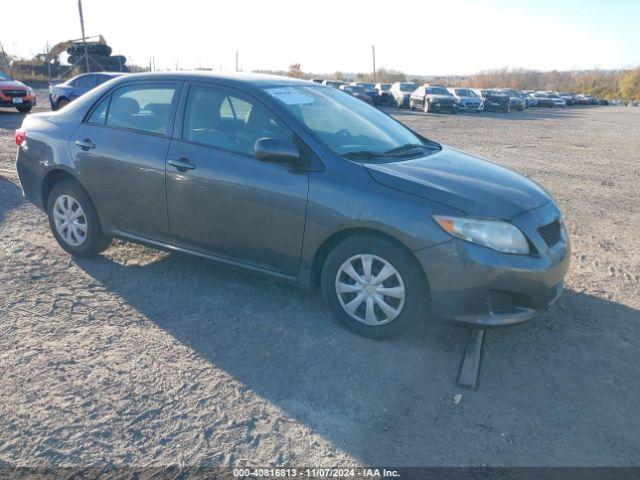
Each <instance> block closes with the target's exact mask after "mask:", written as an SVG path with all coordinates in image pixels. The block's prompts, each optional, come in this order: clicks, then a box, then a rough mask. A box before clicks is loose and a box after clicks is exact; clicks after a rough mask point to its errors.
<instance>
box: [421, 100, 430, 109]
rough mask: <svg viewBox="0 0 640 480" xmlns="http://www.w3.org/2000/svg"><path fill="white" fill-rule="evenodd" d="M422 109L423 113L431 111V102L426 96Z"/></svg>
mask: <svg viewBox="0 0 640 480" xmlns="http://www.w3.org/2000/svg"><path fill="white" fill-rule="evenodd" d="M422 110H423V111H424V113H429V112H430V111H431V102H429V100H427V99H426V98H425V99H424V103H423V107H422Z"/></svg>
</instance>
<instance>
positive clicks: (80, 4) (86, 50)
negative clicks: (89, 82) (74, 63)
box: [78, 0, 90, 73]
mask: <svg viewBox="0 0 640 480" xmlns="http://www.w3.org/2000/svg"><path fill="white" fill-rule="evenodd" d="M78 12H79V13H80V30H82V43H83V44H84V60H85V61H86V62H87V73H88V72H89V71H90V67H89V50H88V49H87V39H86V37H85V35H84V17H83V16H82V0H78Z"/></svg>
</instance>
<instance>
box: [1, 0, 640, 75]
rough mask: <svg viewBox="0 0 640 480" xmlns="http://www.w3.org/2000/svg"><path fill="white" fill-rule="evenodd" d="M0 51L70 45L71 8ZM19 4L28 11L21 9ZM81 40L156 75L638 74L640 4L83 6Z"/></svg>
mask: <svg viewBox="0 0 640 480" xmlns="http://www.w3.org/2000/svg"><path fill="white" fill-rule="evenodd" d="M27 4H28V7H29V8H28V10H29V12H30V15H29V20H28V22H26V23H25V22H22V21H21V22H3V23H2V27H1V28H0V42H2V44H3V45H4V48H5V50H7V51H8V52H9V53H12V54H17V55H20V56H24V57H30V56H32V55H33V54H35V53H40V52H43V51H44V50H45V45H46V44H47V42H48V43H49V45H52V44H54V43H57V42H59V41H62V40H68V39H72V38H78V37H80V36H81V34H80V25H79V20H78V8H77V0H30V1H29V2H27ZM27 4H25V5H27ZM83 9H84V17H85V27H86V34H87V35H97V34H102V35H103V36H104V37H105V38H106V40H107V42H108V43H109V44H110V45H111V46H112V47H113V50H114V54H122V55H125V56H126V57H127V58H128V61H129V62H133V63H137V64H140V65H148V64H149V57H151V56H154V57H155V64H156V68H157V69H162V70H166V69H171V70H173V69H175V68H176V66H178V67H179V68H181V69H192V68H198V67H207V68H213V69H214V70H234V69H235V54H236V51H238V52H239V64H240V68H241V70H244V71H252V70H257V69H269V70H286V69H288V67H289V65H291V64H292V63H300V64H301V66H302V70H303V71H305V72H321V73H331V72H335V71H342V72H352V73H356V72H369V71H371V70H372V54H371V46H372V45H375V47H376V65H377V67H378V68H380V67H385V68H389V69H395V70H402V71H404V72H405V73H408V74H416V75H457V74H460V75H464V74H470V73H475V72H478V71H481V70H486V69H495V68H502V67H508V68H529V69H537V70H553V69H557V70H569V69H589V68H605V69H615V68H629V67H634V66H637V65H640V1H639V0H609V1H594V0H582V1H579V0H557V1H551V0H538V1H533V0H530V1H519V0H512V1H507V0H486V1H470V0H439V1H432V0H421V1H410V0H401V1H372V0H369V1H367V2H361V1H357V0H348V1H345V0H342V1H335V0H306V1H305V0H298V1H289V0H262V1H260V0H258V1H248V0H222V1H220V0H209V1H206V0H179V1H173V0H165V1H162V0H156V1H152V0H83Z"/></svg>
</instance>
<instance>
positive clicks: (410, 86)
mask: <svg viewBox="0 0 640 480" xmlns="http://www.w3.org/2000/svg"><path fill="white" fill-rule="evenodd" d="M416 88H418V87H417V86H416V84H415V83H401V84H400V91H401V92H413V91H414V90H415V89H416Z"/></svg>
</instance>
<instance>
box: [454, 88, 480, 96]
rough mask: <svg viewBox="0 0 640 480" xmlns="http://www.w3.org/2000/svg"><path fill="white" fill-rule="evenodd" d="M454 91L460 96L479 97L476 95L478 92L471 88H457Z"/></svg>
mask: <svg viewBox="0 0 640 480" xmlns="http://www.w3.org/2000/svg"><path fill="white" fill-rule="evenodd" d="M454 91H455V92H456V95H458V96H460V97H477V96H478V95H476V92H474V91H473V90H471V89H469V88H456V89H455V90H454Z"/></svg>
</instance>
